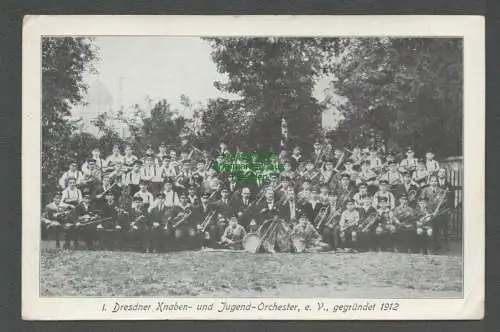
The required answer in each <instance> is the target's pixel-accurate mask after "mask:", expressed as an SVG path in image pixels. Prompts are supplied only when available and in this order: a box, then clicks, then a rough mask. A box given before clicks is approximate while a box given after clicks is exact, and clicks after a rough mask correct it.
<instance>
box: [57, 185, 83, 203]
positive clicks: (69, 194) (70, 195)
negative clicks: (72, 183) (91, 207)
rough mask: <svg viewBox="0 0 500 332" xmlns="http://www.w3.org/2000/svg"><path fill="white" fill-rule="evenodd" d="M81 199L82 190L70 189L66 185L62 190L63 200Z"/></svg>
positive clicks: (73, 200) (77, 200)
mask: <svg viewBox="0 0 500 332" xmlns="http://www.w3.org/2000/svg"><path fill="white" fill-rule="evenodd" d="M81 200H82V192H81V191H80V189H78V188H76V187H75V188H74V189H71V188H70V187H67V188H66V189H64V190H63V192H62V201H63V202H80V201H81Z"/></svg>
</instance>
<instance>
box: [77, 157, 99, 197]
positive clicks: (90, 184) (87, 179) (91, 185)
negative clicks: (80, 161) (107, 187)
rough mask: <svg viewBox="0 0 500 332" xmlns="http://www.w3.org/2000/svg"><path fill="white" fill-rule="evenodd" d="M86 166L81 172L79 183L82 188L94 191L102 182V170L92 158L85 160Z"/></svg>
mask: <svg viewBox="0 0 500 332" xmlns="http://www.w3.org/2000/svg"><path fill="white" fill-rule="evenodd" d="M87 163H88V168H87V171H86V172H84V173H83V179H82V181H81V183H80V187H81V188H82V190H86V191H88V192H95V190H96V189H97V188H99V187H100V186H101V184H102V172H101V170H100V169H99V168H98V167H97V165H96V162H95V160H94V159H89V160H87Z"/></svg>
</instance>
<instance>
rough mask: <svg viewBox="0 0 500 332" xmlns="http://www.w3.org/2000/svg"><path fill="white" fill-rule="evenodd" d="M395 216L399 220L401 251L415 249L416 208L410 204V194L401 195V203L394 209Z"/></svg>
mask: <svg viewBox="0 0 500 332" xmlns="http://www.w3.org/2000/svg"><path fill="white" fill-rule="evenodd" d="M394 217H395V218H396V219H397V220H398V221H399V224H398V230H397V233H398V234H397V238H398V239H397V240H398V248H399V251H400V252H413V251H414V250H415V236H416V225H415V210H414V209H413V208H412V207H411V206H410V205H409V202H408V196H406V195H405V194H402V195H401V196H400V197H399V205H398V206H396V208H395V209H394Z"/></svg>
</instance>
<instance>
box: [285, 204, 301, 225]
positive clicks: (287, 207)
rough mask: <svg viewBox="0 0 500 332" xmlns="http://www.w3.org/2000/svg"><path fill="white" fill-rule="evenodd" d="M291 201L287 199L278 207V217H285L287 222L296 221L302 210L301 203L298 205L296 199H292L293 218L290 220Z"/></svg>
mask: <svg viewBox="0 0 500 332" xmlns="http://www.w3.org/2000/svg"><path fill="white" fill-rule="evenodd" d="M291 205H292V202H290V201H288V202H286V203H285V204H284V205H282V206H281V207H280V217H281V218H283V219H285V220H286V221H288V222H292V221H296V220H298V219H299V216H300V213H301V212H302V205H300V204H299V203H298V202H297V199H295V200H294V205H295V206H294V210H295V211H294V212H295V219H294V220H292V218H291V214H292V208H291Z"/></svg>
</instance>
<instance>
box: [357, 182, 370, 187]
mask: <svg viewBox="0 0 500 332" xmlns="http://www.w3.org/2000/svg"><path fill="white" fill-rule="evenodd" d="M367 186H368V185H367V184H366V182H361V183H360V184H358V188H360V187H367Z"/></svg>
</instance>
